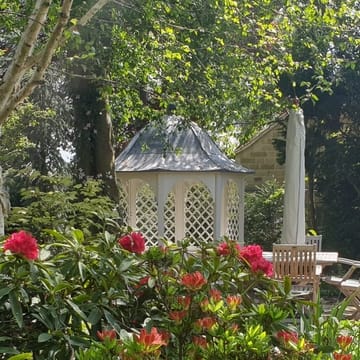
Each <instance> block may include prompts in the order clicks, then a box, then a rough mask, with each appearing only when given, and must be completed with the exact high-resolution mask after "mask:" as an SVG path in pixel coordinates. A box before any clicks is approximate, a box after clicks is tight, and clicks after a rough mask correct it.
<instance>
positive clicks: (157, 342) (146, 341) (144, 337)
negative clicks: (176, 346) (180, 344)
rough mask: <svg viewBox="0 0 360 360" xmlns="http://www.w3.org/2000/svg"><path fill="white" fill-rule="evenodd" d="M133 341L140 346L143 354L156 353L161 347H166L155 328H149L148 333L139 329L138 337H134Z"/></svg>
mask: <svg viewBox="0 0 360 360" xmlns="http://www.w3.org/2000/svg"><path fill="white" fill-rule="evenodd" d="M135 341H136V342H137V343H138V344H140V345H141V346H142V348H143V352H145V353H150V352H154V351H157V350H158V349H159V348H160V347H161V346H163V345H166V341H165V340H164V338H163V336H162V334H161V333H159V332H158V330H157V329H156V328H155V327H153V328H151V330H150V332H147V330H146V329H141V330H140V335H135Z"/></svg>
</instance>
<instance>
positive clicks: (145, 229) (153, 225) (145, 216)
mask: <svg viewBox="0 0 360 360" xmlns="http://www.w3.org/2000/svg"><path fill="white" fill-rule="evenodd" d="M136 228H137V229H139V230H140V231H141V232H142V233H143V234H144V236H145V238H146V240H147V243H146V245H147V246H153V245H157V244H158V230H157V204H156V200H155V196H154V192H153V191H152V189H151V187H150V185H149V184H146V183H144V184H143V185H142V186H141V187H140V188H139V189H138V192H137V194H136Z"/></svg>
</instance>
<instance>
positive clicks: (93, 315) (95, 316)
mask: <svg viewBox="0 0 360 360" xmlns="http://www.w3.org/2000/svg"><path fill="white" fill-rule="evenodd" d="M101 315H102V312H101V310H100V309H99V308H97V307H95V308H94V309H92V310H91V312H90V314H89V316H88V319H89V322H90V324H91V325H95V324H97V323H98V322H99V320H100V319H101Z"/></svg>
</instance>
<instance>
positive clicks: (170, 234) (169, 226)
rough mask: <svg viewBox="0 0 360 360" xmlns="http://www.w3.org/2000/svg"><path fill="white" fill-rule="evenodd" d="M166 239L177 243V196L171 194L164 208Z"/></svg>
mask: <svg viewBox="0 0 360 360" xmlns="http://www.w3.org/2000/svg"><path fill="white" fill-rule="evenodd" d="M164 223H165V230H164V237H165V239H166V240H168V241H172V242H175V195H174V193H173V192H170V193H169V195H168V197H167V200H166V203H165V208H164Z"/></svg>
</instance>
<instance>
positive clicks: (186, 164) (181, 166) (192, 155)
mask: <svg viewBox="0 0 360 360" xmlns="http://www.w3.org/2000/svg"><path fill="white" fill-rule="evenodd" d="M115 170H116V171H117V172H134V171H139V172H140V171H199V172H211V171H220V172H232V173H243V174H248V173H253V170H250V169H247V168H245V167H243V166H241V165H239V164H237V163H236V162H235V161H233V160H230V159H229V158H228V157H227V156H226V155H225V154H223V153H222V151H221V150H220V149H219V147H218V146H217V145H216V144H215V142H214V141H213V140H212V139H211V137H210V136H209V135H208V133H207V132H206V131H204V130H202V129H201V128H200V127H199V126H198V125H197V124H195V123H193V122H191V123H189V124H186V125H185V124H184V123H183V118H182V117H179V116H175V115H169V116H164V117H163V118H162V120H161V122H160V123H158V124H155V125H154V124H149V125H147V126H145V127H144V128H143V129H142V130H140V131H139V132H138V133H137V134H136V135H135V136H134V138H133V139H132V140H131V141H130V143H129V144H128V145H127V146H126V148H125V149H124V150H123V151H122V153H121V154H120V155H119V156H118V157H117V158H116V160H115Z"/></svg>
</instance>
